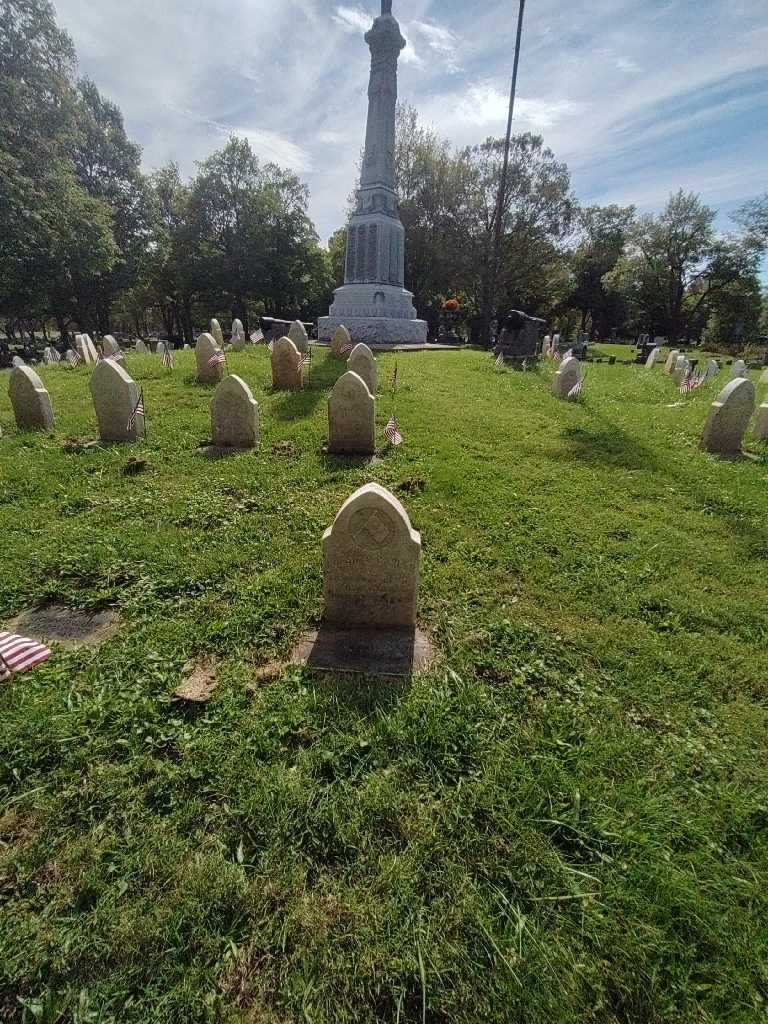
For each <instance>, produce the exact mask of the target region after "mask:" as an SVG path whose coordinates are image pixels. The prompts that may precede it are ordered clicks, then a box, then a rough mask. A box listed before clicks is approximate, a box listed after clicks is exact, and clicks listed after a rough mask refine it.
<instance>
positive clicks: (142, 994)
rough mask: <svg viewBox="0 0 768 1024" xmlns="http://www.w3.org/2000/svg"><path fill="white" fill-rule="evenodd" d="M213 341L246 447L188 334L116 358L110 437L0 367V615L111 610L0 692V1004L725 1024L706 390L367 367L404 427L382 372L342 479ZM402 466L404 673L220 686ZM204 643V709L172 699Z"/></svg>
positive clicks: (761, 606) (739, 922) (280, 404)
mask: <svg viewBox="0 0 768 1024" xmlns="http://www.w3.org/2000/svg"><path fill="white" fill-rule="evenodd" d="M603 349H604V351H605V352H608V351H611V352H616V353H621V354H623V353H624V352H625V351H626V349H620V348H619V347H613V348H610V349H609V347H608V346H603ZM229 362H230V368H231V370H232V371H233V372H235V373H239V374H240V375H241V376H243V377H244V378H245V379H246V380H247V381H248V382H249V384H250V385H251V387H252V388H253V391H254V394H255V396H256V398H257V400H258V401H259V404H260V409H261V419H262V443H261V448H260V450H259V451H258V453H256V454H254V453H245V454H240V455H237V456H234V457H231V458H226V459H221V460H219V461H211V460H209V459H206V458H205V457H204V456H203V455H202V454H201V453H200V452H198V451H197V450H196V445H197V444H198V443H199V442H200V441H201V440H203V439H205V438H206V437H208V436H209V433H210V421H209V414H208V404H209V399H210V396H211V392H210V390H209V389H206V388H202V387H200V386H198V385H196V384H195V383H194V382H193V381H192V354H191V353H184V354H183V355H179V356H178V357H177V369H176V372H175V373H174V374H169V373H168V372H167V371H165V370H164V369H163V368H162V366H161V365H160V362H159V360H157V359H153V358H148V357H146V358H141V357H135V358H130V357H129V371H130V372H132V373H133V375H134V376H135V377H136V378H137V379H138V380H139V381H140V382H141V383H142V384H143V386H144V390H145V396H146V403H147V409H148V414H147V422H148V429H149V439H148V440H147V441H146V442H142V443H139V444H137V445H134V446H131V447H128V448H121V447H110V448H106V449H91V450H85V451H83V450H78V449H77V447H76V446H70V447H67V446H66V445H65V443H64V441H65V438H66V437H78V438H81V439H89V438H92V437H93V436H94V434H95V421H94V417H93V412H92V407H91V403H90V397H89V393H88V371H87V370H85V369H80V370H77V371H70V370H68V369H65V368H58V367H57V368H51V369H47V370H42V371H41V375H42V376H43V378H44V380H45V382H46V386H47V387H48V388H49V390H50V392H51V396H52V400H53V403H54V409H55V412H56V416H57V432H56V434H55V435H53V436H40V435H30V434H26V435H20V434H18V433H16V431H15V429H14V428H13V427H12V417H11V414H10V406H9V403H8V398H7V394H6V392H7V386H6V383H5V382H7V374H3V375H0V381H2V382H1V383H0V422H2V426H3V430H4V436H3V437H2V439H0V482H1V483H2V488H1V492H0V537H2V545H3V546H2V553H3V556H2V559H1V560H0V619H2V618H3V617H4V616H10V615H11V614H13V613H15V612H17V611H19V610H20V609H22V608H24V607H28V606H30V605H35V604H38V603H42V602H46V601H60V602H66V603H69V604H71V605H73V606H75V607H79V608H84V609H91V608H102V607H116V608H118V609H119V610H120V612H121V613H122V615H123V617H124V624H123V627H122V629H121V631H120V632H119V634H118V635H117V636H116V637H115V638H113V639H112V640H110V641H108V642H107V643H105V644H104V645H103V646H102V647H101V648H99V649H97V650H89V649H81V650H78V651H74V652H73V651H69V652H65V651H63V650H60V649H59V650H57V652H56V655H55V657H54V658H53V659H52V660H51V661H50V662H49V663H47V665H45V666H43V667H42V668H40V669H39V670H37V671H36V672H34V673H32V674H29V675H26V676H22V677H20V678H19V679H18V680H16V681H15V682H14V683H13V685H11V686H6V687H4V688H3V690H2V710H1V711H0V1020H11V1021H42V1022H44V1024H51V1022H54V1021H72V1022H78V1024H79V1022H83V1024H84V1022H90V1021H98V1022H102V1024H107V1022H120V1024H124V1022H136V1024H139V1022H141V1024H146V1022H179V1024H182V1022H183V1024H193V1022H203V1021H206V1022H210V1021H226V1022H228V1024H234V1022H253V1024H288V1022H308V1024H341V1022H352V1021H354V1022H366V1024H367V1022H370V1024H373V1022H393V1024H394V1022H397V1021H399V1022H401V1024H406V1022H414V1024H418V1022H422V1024H425V1022H428V1024H448V1022H450V1024H458V1022H489V1024H490V1022H500V1021H510V1022H521V1024H523V1022H524V1024H552V1022H563V1024H565V1022H573V1021H586V1022H601V1024H603V1022H604V1024H608V1022H619V1021H626V1022H631V1024H639V1022H675V1024H678V1022H696V1024H701V1022H718V1024H719V1022H725V1021H727V1022H732V1024H737V1022H738V1024H744V1022H752V1021H755V1022H757V1021H764V1020H765V1019H766V1012H768V1010H767V1008H768V897H767V896H766V894H767V893H768V787H767V786H766V781H767V779H766V776H767V775H768V770H767V769H768V763H767V758H766V749H767V740H768V729H767V728H766V726H767V724H768V716H767V714H766V696H767V694H768V656H767V655H766V650H767V649H768V616H767V615H766V580H767V579H768V574H767V572H766V570H767V569H768V526H767V525H766V515H765V510H766V485H767V484H768V458H767V457H766V450H765V448H764V447H761V446H759V445H754V444H750V447H751V450H752V451H753V453H754V454H755V455H756V456H757V460H756V461H750V462H742V463H728V462H720V461H717V460H716V459H713V458H711V457H709V456H707V455H705V454H703V453H701V452H700V451H698V449H697V443H698V438H699V435H700V432H701V427H702V424H703V421H704V418H705V416H706V412H707V407H708V405H709V403H710V402H711V400H712V398H713V396H714V395H715V394H716V393H717V391H718V390H719V389H720V388H721V387H722V386H723V384H724V382H725V376H726V374H725V373H721V375H720V377H719V378H717V379H716V380H715V381H714V382H713V383H710V384H708V385H706V386H705V387H703V388H701V389H700V390H699V391H697V392H696V393H695V394H694V395H693V396H692V397H691V398H689V399H687V400H684V404H683V405H678V406H677V407H672V408H670V405H671V404H674V403H678V402H680V401H681V399H680V396H679V395H678V393H677V390H676V388H675V386H674V384H673V383H672V381H671V380H670V379H669V378H668V377H666V376H664V375H663V373H662V372H661V369H660V368H659V369H656V370H654V371H652V372H647V371H645V370H644V369H643V368H640V367H635V366H613V367H609V366H608V365H607V364H603V365H591V366H590V367H589V368H588V372H587V389H586V400H585V402H584V403H583V404H579V405H572V404H566V403H564V402H560V401H557V400H556V399H554V398H553V397H552V396H551V395H550V393H549V379H550V376H551V373H552V369H551V367H544V368H542V369H541V370H540V371H539V372H537V373H527V374H521V373H519V372H513V371H506V372H503V373H499V372H496V371H495V370H494V369H493V365H492V364H493V360H492V358H491V357H490V356H488V355H487V354H481V353H479V352H469V351H467V352H456V353H422V354H413V355H407V356H406V355H400V356H399V357H398V363H399V372H400V380H401V389H400V392H399V394H398V398H397V413H398V423H399V426H400V429H401V430H402V432H403V434H404V435H405V438H406V443H405V445H403V446H402V448H399V449H397V450H386V449H385V448H384V446H383V434H382V428H383V425H384V423H385V422H386V420H387V419H388V417H389V414H390V411H391V407H390V398H389V397H388V396H387V397H385V396H382V397H381V398H380V400H379V403H378V405H379V409H378V414H377V418H378V425H379V431H378V434H379V437H380V438H381V440H382V451H381V452H380V453H379V454H380V458H379V459H378V460H377V461H375V462H374V463H372V464H370V465H366V464H363V463H360V462H345V461H344V460H341V459H336V458H333V457H330V456H328V455H326V454H324V453H323V450H322V446H323V442H324V440H325V437H326V419H325V418H326V398H327V389H328V388H329V387H330V386H331V384H332V382H333V380H334V379H335V377H336V376H337V375H338V373H339V372H340V367H339V364H337V363H334V362H332V361H331V360H330V359H327V360H326V358H325V356H324V355H322V354H321V355H319V356H317V357H316V358H315V360H314V365H313V375H314V378H315V381H314V383H315V386H316V387H317V390H313V391H306V392H304V393H303V394H299V395H288V394H275V395H273V394H271V393H270V391H269V388H268V378H269V371H268V362H267V355H266V352H265V350H264V349H260V350H254V349H250V350H248V351H246V352H244V353H241V354H239V355H238V354H232V355H230V357H229ZM392 365H393V357H391V356H384V357H381V358H380V359H379V367H380V377H381V379H382V380H385V379H386V378H387V377H388V375H389V372H390V370H391V367H392ZM755 376H756V375H755ZM321 386H322V388H324V389H325V390H321V389H320V387H321ZM285 441H290V442H292V443H293V450H292V452H291V453H289V454H285V453H283V452H281V450H280V449H276V450H274V451H273V446H274V445H279V443H280V442H285ZM131 454H140V455H141V456H143V457H144V458H146V459H147V460H148V463H149V467H148V470H147V472H146V473H144V474H143V475H141V476H137V477H126V476H124V475H123V474H122V468H123V466H124V465H125V463H126V461H127V460H128V458H129V456H130V455H131ZM413 478H418V479H421V480H423V481H424V482H425V484H426V487H425V489H424V490H423V491H421V492H415V493H402V492H398V493H399V494H400V496H401V497H402V500H403V502H404V504H405V505H406V507H407V509H408V511H409V513H410V516H411V519H412V521H413V524H414V526H415V528H417V529H419V530H421V533H422V541H423V546H424V565H423V580H422V586H421V591H420V599H419V613H420V621H421V625H422V626H423V627H424V628H425V629H426V630H428V631H429V632H430V634H431V635H432V637H433V639H434V641H435V643H436V645H437V647H438V649H439V651H440V660H439V662H438V664H437V665H436V666H435V667H434V669H433V670H432V671H431V672H430V673H429V674H427V675H424V676H423V677H419V678H417V679H415V680H413V681H412V682H409V683H407V684H403V685H396V684H393V683H391V682H384V683H381V682H376V681H373V680H368V681H366V680H363V679H358V678H338V679H335V678H328V677H320V676H314V675H313V674H312V673H310V672H309V671H307V670H304V669H300V668H297V667H290V666H287V667H285V668H284V670H283V671H282V672H281V673H280V674H279V676H278V677H276V678H272V679H271V680H269V681H261V682H259V681H258V676H257V671H256V670H257V668H258V667H259V666H262V665H265V664H267V663H269V662H272V661H274V660H285V659H286V657H287V655H288V653H289V652H290V650H291V647H292V645H293V643H294V642H295V641H296V640H297V638H298V637H299V636H300V635H301V633H302V632H303V630H304V629H305V628H306V626H307V625H308V624H310V623H312V622H314V621H315V620H316V619H317V618H318V617H319V616H320V614H321V611H322V578H321V558H320V537H321V534H322V531H323V529H324V528H325V527H327V526H328V525H329V523H330V522H331V521H332V519H333V517H334V515H335V513H336V511H337V509H338V508H339V506H340V505H341V503H342V502H343V500H344V499H345V498H346V497H347V496H348V495H349V494H350V493H351V492H352V491H353V490H354V489H355V488H356V487H358V486H359V485H360V484H362V483H363V482H365V481H367V480H376V481H378V482H379V483H381V484H383V485H384V486H386V487H389V488H390V489H393V490H395V491H397V488H398V485H399V484H401V483H403V482H405V481H408V480H411V479H413ZM203 655H215V656H218V657H220V658H222V659H223V663H222V670H221V674H220V683H219V687H218V690H217V693H216V696H215V698H214V700H213V701H212V702H211V703H210V704H209V705H207V706H205V707H204V708H202V709H199V710H188V709H185V708H183V707H179V706H177V705H176V704H174V703H172V702H171V700H170V694H171V693H172V691H173V689H174V688H175V686H176V685H177V684H178V682H179V681H180V678H181V674H182V669H183V666H184V665H185V663H186V662H188V661H189V660H191V659H194V658H196V657H198V656H203Z"/></svg>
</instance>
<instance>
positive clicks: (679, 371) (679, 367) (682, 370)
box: [672, 356, 691, 383]
mask: <svg viewBox="0 0 768 1024" xmlns="http://www.w3.org/2000/svg"><path fill="white" fill-rule="evenodd" d="M690 370H691V364H690V362H689V361H688V359H687V358H686V357H685V356H678V357H677V361H676V362H675V366H674V369H673V370H672V376H673V377H674V378H675V380H676V381H677V382H678V383H679V382H680V381H682V380H683V379H684V378H685V376H686V375H687V374H688V373H690Z"/></svg>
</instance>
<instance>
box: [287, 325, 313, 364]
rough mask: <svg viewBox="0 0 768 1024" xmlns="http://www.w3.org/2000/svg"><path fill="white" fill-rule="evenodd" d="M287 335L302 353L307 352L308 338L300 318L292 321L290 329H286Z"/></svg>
mask: <svg viewBox="0 0 768 1024" xmlns="http://www.w3.org/2000/svg"><path fill="white" fill-rule="evenodd" d="M288 337H289V338H290V339H291V341H292V342H293V344H294V345H295V346H296V348H297V349H298V350H299V352H301V354H302V355H306V354H307V352H309V338H308V336H307V332H306V329H305V327H304V324H303V323H302V322H301V320H294V321H293V323H292V324H291V329H290V330H289V331H288Z"/></svg>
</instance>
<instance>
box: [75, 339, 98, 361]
mask: <svg viewBox="0 0 768 1024" xmlns="http://www.w3.org/2000/svg"><path fill="white" fill-rule="evenodd" d="M77 337H78V338H79V339H80V342H79V344H78V349H77V350H78V352H79V353H80V355H81V357H82V360H83V362H84V363H91V364H95V363H98V361H99V353H98V352H97V351H96V346H95V345H94V344H93V342H92V341H91V339H90V336H89V335H87V334H79V335H78V336H77ZM75 342H76V343H77V338H75Z"/></svg>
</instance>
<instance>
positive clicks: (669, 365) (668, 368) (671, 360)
mask: <svg viewBox="0 0 768 1024" xmlns="http://www.w3.org/2000/svg"><path fill="white" fill-rule="evenodd" d="M679 355H680V349H678V348H674V349H672V351H671V352H670V353H669V355H668V356H667V361H666V363H665V364H664V373H668V374H670V375H671V374H672V373H673V372H674V369H675V364H676V363H677V357H678V356H679Z"/></svg>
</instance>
